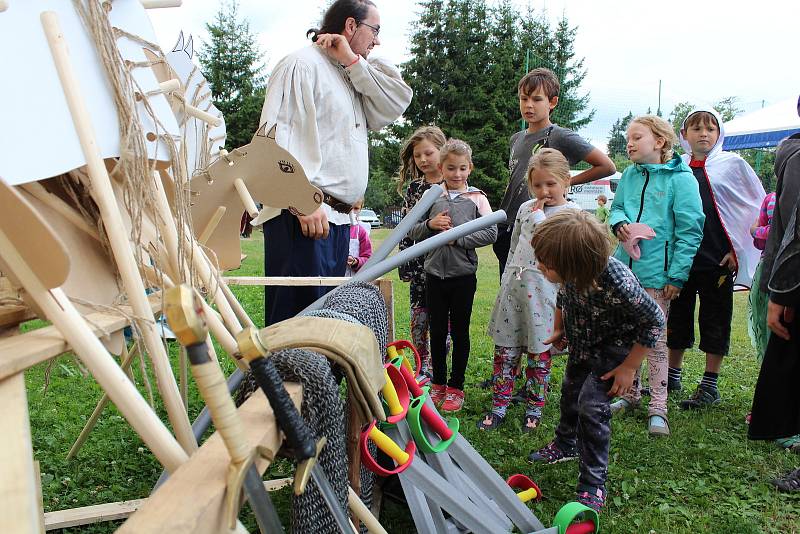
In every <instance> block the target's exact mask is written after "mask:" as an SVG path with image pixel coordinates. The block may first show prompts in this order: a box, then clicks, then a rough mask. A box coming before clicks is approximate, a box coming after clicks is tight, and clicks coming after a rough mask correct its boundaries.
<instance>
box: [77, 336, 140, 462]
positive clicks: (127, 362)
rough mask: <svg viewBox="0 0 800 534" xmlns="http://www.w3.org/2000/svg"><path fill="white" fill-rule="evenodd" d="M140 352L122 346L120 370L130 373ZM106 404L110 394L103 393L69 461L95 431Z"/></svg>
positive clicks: (134, 348)
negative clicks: (93, 430) (132, 364)
mask: <svg viewBox="0 0 800 534" xmlns="http://www.w3.org/2000/svg"><path fill="white" fill-rule="evenodd" d="M138 351H139V348H138V346H137V345H134V346H133V348H132V349H131V350H130V351H128V347H127V345H123V346H122V365H120V369H122V372H123V373H126V374H127V373H128V371H129V369H130V367H131V363H132V362H133V359H134V358H135V357H136V356H137V353H138ZM106 404H108V392H103V396H102V397H100V401H99V402H98V403H97V406H95V407H94V411H93V412H92V415H91V416H89V420H88V421H86V424H85V425H83V430H81V433H80V434H79V435H78V439H76V440H75V443H73V444H72V447H71V448H70V449H69V452H68V453H67V461H69V460H72V459H73V458H75V456H77V454H78V451H80V450H81V447H83V444H84V443H85V442H86V438H88V437H89V434H90V433H91V432H92V429H94V425H96V424H97V421H98V420H99V419H100V415H101V414H102V413H103V410H105V408H106Z"/></svg>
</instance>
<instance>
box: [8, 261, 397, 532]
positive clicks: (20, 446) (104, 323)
mask: <svg viewBox="0 0 800 534" xmlns="http://www.w3.org/2000/svg"><path fill="white" fill-rule="evenodd" d="M346 280H347V279H339V278H336V279H324V278H317V279H315V281H312V280H311V279H298V280H297V281H296V282H294V281H293V280H292V279H271V278H264V277H252V278H246V279H244V278H240V277H232V278H228V279H227V281H228V283H229V284H234V285H236V284H240V285H303V284H305V285H308V284H312V283H313V284H317V285H339V284H341V283H343V282H345V281H346ZM375 283H376V285H377V286H378V287H379V289H380V290H381V294H382V295H383V297H384V300H385V301H386V307H387V310H388V312H389V321H388V324H389V332H388V334H389V338H390V339H393V338H394V300H393V291H392V282H391V280H385V279H381V280H378V281H376V282H375ZM160 300H161V299H160V295H158V294H154V295H150V297H149V306H150V309H151V310H152V313H156V312H158V311H159V303H160ZM88 319H89V321H88V323H89V324H90V325H92V328H93V330H94V333H95V335H99V334H100V333H102V331H103V330H105V331H107V332H116V331H119V330H121V329H123V328H125V327H126V326H127V325H128V323H127V321H126V320H125V319H124V318H123V317H122V316H121V315H115V314H111V313H104V312H97V313H92V314H90V315H89V316H88ZM101 329H102V330H101ZM69 350H70V345H69V343H68V342H67V340H66V339H64V337H63V336H61V334H60V333H59V332H58V330H57V329H56V327H54V326H48V327H44V328H40V329H37V330H33V331H30V332H27V333H25V334H18V335H14V336H10V337H5V338H2V339H0V354H3V355H4V357H3V358H2V359H0V402H2V403H3V406H5V409H4V413H3V416H2V417H3V419H4V420H6V422H7V424H6V425H5V426H4V428H8V429H14V433H13V435H10V436H9V439H7V440H6V445H5V446H4V447H3V451H4V452H3V454H4V455H7V458H6V459H0V460H2V461H0V465H2V466H3V467H2V468H0V471H2V476H0V481H2V482H0V532H22V533H28V532H30V533H39V532H43V531H44V530H53V529H59V528H66V527H70V526H78V525H86V524H91V523H98V522H102V521H113V520H119V519H124V518H128V517H129V519H128V521H127V522H126V523H125V524H124V525H123V526H122V527H121V528H120V529H119V532H162V531H163V532H166V531H169V532H187V533H188V532H224V531H227V530H225V528H224V527H225V514H224V506H223V505H222V503H223V502H224V495H225V475H226V473H227V471H226V469H227V465H228V461H229V457H228V453H227V450H226V449H225V446H224V444H223V442H222V440H221V439H220V438H219V436H218V435H217V434H216V433H215V434H214V435H212V437H211V438H209V439H208V440H207V441H206V442H205V443H204V444H203V445H202V446H201V447H200V449H199V450H198V452H196V453H195V454H193V455H192V456H191V457H190V458H189V460H188V461H185V462H183V463H182V465H180V467H177V469H176V470H175V471H174V473H173V474H172V476H171V477H170V479H169V480H168V481H167V483H165V484H164V485H163V486H162V487H161V488H160V489H159V490H158V491H157V492H156V493H155V494H154V495H153V498H151V499H137V500H131V501H122V502H115V503H107V504H98V505H94V506H87V507H81V508H73V509H65V510H58V511H53V512H47V513H43V512H42V497H41V491H40V489H39V487H40V486H39V471H38V467H37V466H35V464H34V461H33V451H32V447H31V435H30V423H29V421H28V417H27V413H28V411H27V410H28V406H27V395H26V393H25V388H24V379H23V375H24V372H25V370H26V369H29V368H30V367H33V366H34V365H37V364H39V363H43V362H45V361H47V360H49V359H51V358H55V357H57V356H59V355H61V354H63V353H64V352H67V351H69ZM5 355H8V356H7V357H6V356H5ZM287 389H288V390H289V392H290V394H291V396H292V399H293V400H294V401H295V403H296V404H297V405H298V406H299V404H300V399H301V387H300V386H299V385H298V384H287ZM239 413H240V415H241V417H242V418H243V419H244V420H245V422H246V427H247V429H248V430H247V432H248V439H249V440H250V442H251V444H253V445H256V444H259V445H266V446H268V448H270V449H271V450H274V451H277V449H278V447H279V445H280V440H279V434H278V433H277V431H276V430H275V424H274V420H273V419H272V418H270V417H269V414H270V413H271V412H270V409H269V403H268V402H267V401H266V399H265V398H264V397H263V394H262V393H261V392H257V393H256V394H254V395H253V396H252V397H251V398H250V399H249V400H248V401H247V402H246V403H245V404H244V405H243V406H242V407H241V408H240V409H239ZM265 414H266V415H267V417H264V416H265ZM12 419H13V421H12ZM350 429H351V435H350V436H348V438H347V454H348V461H349V470H348V478H349V480H350V485H351V487H352V488H353V490H354V492H355V493H356V494H358V493H359V492H360V455H359V451H358V439H357V432H358V431H359V424H358V423H357V422H353V421H351V424H350ZM12 456H13V458H14V460H13V461H12V460H11V459H10V458H12ZM20 459H21V460H22V461H20ZM268 465H269V462H267V461H264V460H261V461H259V462H257V466H258V468H259V472H262V473H263V472H264V471H265V470H266V468H267V467H268ZM11 471H13V473H12V472H11ZM271 482H273V481H267V482H265V485H266V486H268V487H269V486H271V485H274V484H272V483H271ZM198 492H199V493H198ZM200 494H202V498H201V497H200V496H199V495H200ZM373 511H374V508H373ZM178 517H180V518H181V521H177V518H178ZM184 527H186V528H184ZM218 527H219V528H218Z"/></svg>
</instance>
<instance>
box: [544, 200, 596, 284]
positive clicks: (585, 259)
mask: <svg viewBox="0 0 800 534" xmlns="http://www.w3.org/2000/svg"><path fill="white" fill-rule="evenodd" d="M531 245H532V246H533V250H534V251H535V253H536V259H537V260H539V263H542V264H543V265H545V266H546V267H547V268H549V269H552V270H554V271H555V272H557V273H558V275H559V276H560V277H561V279H562V280H563V281H564V282H568V283H572V284H574V285H575V287H576V288H577V289H578V290H579V291H586V290H588V289H590V288H592V287H596V280H597V278H598V277H599V276H600V274H601V273H602V272H603V271H604V270H605V268H606V265H607V264H608V257H609V256H610V255H611V241H610V240H609V238H608V230H607V229H606V227H605V225H603V224H602V223H601V222H600V221H599V220H597V217H595V216H594V215H591V214H590V213H588V212H586V211H583V210H581V211H578V210H570V209H566V210H563V211H560V212H559V213H556V214H555V215H552V216H551V217H548V218H547V219H545V220H544V221H542V222H541V223H539V224H538V225H537V226H536V230H535V232H534V234H533V239H531Z"/></svg>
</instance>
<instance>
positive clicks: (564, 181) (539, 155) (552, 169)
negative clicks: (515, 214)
mask: <svg viewBox="0 0 800 534" xmlns="http://www.w3.org/2000/svg"><path fill="white" fill-rule="evenodd" d="M536 169H541V170H543V171H545V172H547V173H548V174H551V175H552V176H553V177H554V178H555V179H556V180H558V181H559V183H561V185H562V186H564V189H568V188H569V184H570V181H571V180H572V177H571V176H570V174H569V162H568V161H567V158H565V157H564V154H562V153H561V152H559V151H558V150H556V149H555V148H542V149H539V150H537V151H536V153H535V154H534V155H533V157H532V158H531V159H530V161H529V162H528V173H527V174H526V177H527V180H528V191H529V192H530V193H531V196H532V197H533V196H534V195H533V179H532V178H531V176H533V171H535V170H536Z"/></svg>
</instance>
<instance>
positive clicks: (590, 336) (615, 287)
mask: <svg viewBox="0 0 800 534" xmlns="http://www.w3.org/2000/svg"><path fill="white" fill-rule="evenodd" d="M597 285H598V286H599V288H598V289H595V290H590V291H589V292H588V293H586V294H584V293H582V292H580V291H578V290H577V289H575V286H574V285H573V284H569V283H567V284H564V285H563V286H562V287H561V289H560V290H559V292H558V300H557V303H556V306H557V307H558V308H560V309H561V310H562V314H563V318H564V330H565V333H566V336H567V339H568V340H569V354H570V358H574V359H577V360H588V359H590V358H592V357H593V356H599V355H601V354H603V353H604V352H605V350H607V349H609V348H612V347H617V348H623V349H625V350H628V351H629V350H630V349H631V347H632V346H633V344H634V343H640V344H641V345H644V346H645V347H649V348H652V347H654V346H655V344H656V341H657V340H658V338H659V336H660V335H661V332H662V330H663V329H664V326H665V320H664V314H663V313H662V312H661V309H659V307H658V305H657V304H656V303H655V301H654V300H653V299H652V298H650V296H649V295H648V294H647V293H646V292H645V290H644V289H643V288H642V287H641V286H640V285H639V281H638V280H637V279H636V276H635V275H634V274H633V273H632V272H631V270H630V269H628V268H627V267H626V266H625V264H623V263H622V262H620V261H619V260H617V259H616V258H609V259H608V265H607V266H606V269H605V270H604V271H603V272H602V274H600V277H599V278H598V280H597Z"/></svg>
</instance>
